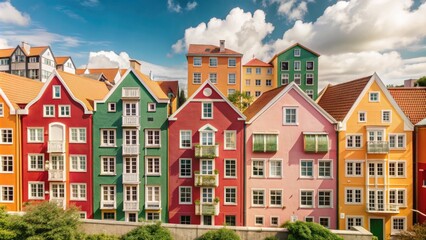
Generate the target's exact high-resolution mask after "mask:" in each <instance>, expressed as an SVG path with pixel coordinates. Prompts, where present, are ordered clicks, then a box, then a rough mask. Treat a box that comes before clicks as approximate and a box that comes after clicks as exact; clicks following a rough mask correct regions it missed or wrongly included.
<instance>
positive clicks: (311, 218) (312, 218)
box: [303, 216, 315, 222]
mask: <svg viewBox="0 0 426 240" xmlns="http://www.w3.org/2000/svg"><path fill="white" fill-rule="evenodd" d="M308 219H310V221H307V220H308ZM303 221H304V222H315V217H314V216H305V217H304V218H303Z"/></svg>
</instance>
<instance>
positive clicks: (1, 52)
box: [0, 48, 15, 58]
mask: <svg viewBox="0 0 426 240" xmlns="http://www.w3.org/2000/svg"><path fill="white" fill-rule="evenodd" d="M14 51H15V48H6V49H0V58H4V57H10V56H11V55H12V53H13V52H14Z"/></svg>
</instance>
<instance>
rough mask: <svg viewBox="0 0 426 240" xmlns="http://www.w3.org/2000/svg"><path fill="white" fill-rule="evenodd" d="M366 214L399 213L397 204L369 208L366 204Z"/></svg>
mask: <svg viewBox="0 0 426 240" xmlns="http://www.w3.org/2000/svg"><path fill="white" fill-rule="evenodd" d="M367 212H369V213H399V206H398V205H397V204H383V205H375V206H371V205H369V204H367Z"/></svg>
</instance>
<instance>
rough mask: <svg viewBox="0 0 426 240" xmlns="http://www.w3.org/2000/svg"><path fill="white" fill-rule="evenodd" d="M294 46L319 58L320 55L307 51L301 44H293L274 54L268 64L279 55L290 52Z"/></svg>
mask: <svg viewBox="0 0 426 240" xmlns="http://www.w3.org/2000/svg"><path fill="white" fill-rule="evenodd" d="M296 46H299V47H301V48H303V49H305V50H306V51H308V52H310V53H312V54H314V55H316V56H317V57H319V56H320V54H319V53H316V52H314V51H312V50H311V49H309V48H307V47H305V46H303V45H302V44H300V43H295V44H293V45H291V46H290V47H288V48H286V49H284V50H282V51H281V52H279V53H277V54H275V55H274V56H273V57H272V58H271V60H269V63H271V62H272V61H273V60H274V59H275V58H276V57H278V56H279V55H281V54H283V53H285V52H287V51H288V50H290V49H292V48H294V47H296Z"/></svg>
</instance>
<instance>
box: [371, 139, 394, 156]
mask: <svg viewBox="0 0 426 240" xmlns="http://www.w3.org/2000/svg"><path fill="white" fill-rule="evenodd" d="M367 152H368V153H379V154H384V153H388V152H389V142H387V141H368V142H367Z"/></svg>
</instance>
